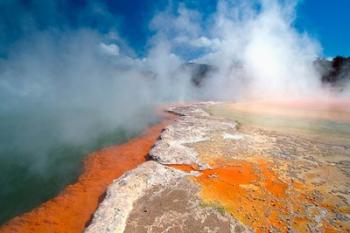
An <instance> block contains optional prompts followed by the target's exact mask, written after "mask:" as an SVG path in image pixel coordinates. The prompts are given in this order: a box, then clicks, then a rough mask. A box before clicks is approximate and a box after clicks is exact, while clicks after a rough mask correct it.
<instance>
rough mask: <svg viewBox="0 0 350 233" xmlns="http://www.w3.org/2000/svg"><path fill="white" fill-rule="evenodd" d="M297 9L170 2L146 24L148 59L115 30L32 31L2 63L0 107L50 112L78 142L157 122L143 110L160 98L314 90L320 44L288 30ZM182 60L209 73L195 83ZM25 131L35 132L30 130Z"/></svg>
mask: <svg viewBox="0 0 350 233" xmlns="http://www.w3.org/2000/svg"><path fill="white" fill-rule="evenodd" d="M295 7H296V1H282V2H281V1H277V0H261V1H219V3H218V6H217V9H216V11H215V12H214V13H212V14H211V15H209V16H208V15H203V14H201V12H198V11H195V10H192V9H187V8H186V6H185V5H183V4H180V6H179V7H178V9H177V10H176V11H175V12H173V10H172V9H173V7H172V6H171V5H170V6H169V7H168V8H167V10H165V11H164V12H160V13H158V14H156V15H155V16H154V18H153V20H152V21H151V23H150V30H152V31H153V32H154V36H153V37H152V38H150V39H149V41H148V47H149V49H148V51H147V53H146V56H144V57H136V56H135V55H134V54H135V53H134V52H133V51H132V49H131V48H130V47H128V46H127V42H125V41H124V40H122V39H121V38H120V36H118V35H119V34H118V32H117V31H115V30H114V29H113V28H111V30H110V32H109V33H107V34H101V33H98V32H96V31H93V30H87V29H79V30H74V31H72V30H62V29H60V30H58V29H51V30H46V31H39V30H37V31H35V32H33V33H32V34H33V36H31V37H26V38H24V39H22V40H20V41H18V42H17V43H16V44H14V45H13V46H12V48H11V50H10V53H9V55H8V57H7V58H6V59H3V60H1V61H0V98H1V106H0V111H1V113H2V114H5V115H6V114H7V113H9V112H11V111H17V112H20V113H22V114H24V113H25V112H26V111H29V110H30V111H37V112H41V111H46V112H47V111H48V112H50V113H52V114H54V115H55V116H56V118H55V119H56V120H55V122H54V123H53V124H57V125H58V128H59V131H58V133H57V135H56V137H57V140H58V141H62V142H77V143H82V142H84V141H86V139H87V138H90V137H91V135H94V134H98V133H100V132H103V131H105V130H107V129H110V128H115V127H126V128H127V129H139V128H142V127H144V126H145V125H146V124H147V123H149V122H150V121H152V120H153V118H150V116H149V115H147V114H146V116H144V115H143V114H144V113H145V112H147V111H146V109H149V108H151V107H154V106H157V105H159V104H161V103H165V102H176V101H189V100H203V99H204V100H239V99H243V98H296V97H298V98H300V97H310V96H317V95H320V94H321V93H322V92H323V90H322V89H321V84H320V78H319V76H318V74H317V72H316V71H315V70H314V67H313V64H312V63H313V61H314V60H315V59H316V58H317V57H318V56H319V55H320V46H319V44H318V43H317V41H315V40H313V39H312V38H310V37H309V36H308V35H307V34H306V33H300V32H298V31H297V30H296V29H295V28H294V26H293V22H294V19H295V14H296V12H295ZM99 9H100V8H99ZM103 9H104V8H101V9H100V11H101V10H103ZM100 11H99V16H100V15H103V14H102V13H101V12H100ZM95 13H96V12H95ZM186 62H197V63H205V64H208V65H211V66H212V67H215V72H213V74H212V75H210V76H209V77H208V78H207V79H205V80H203V85H201V86H200V87H197V86H195V85H194V84H193V82H192V81H191V73H190V72H189V71H188V69H183V65H184V64H185V63H186ZM76 112H78V113H77V114H75V113H76ZM73 113H74V114H73ZM73 116H74V117H73ZM28 117H31V116H30V115H28ZM29 128H30V127H29ZM24 134H25V135H27V137H25V140H30V139H32V138H33V135H32V131H31V130H28V132H25V133H24ZM41 136H42V135H41ZM34 137H35V135H34ZM57 140H56V142H57ZM14 143H15V142H14ZM14 146H18V147H20V146H23V144H20V142H18V144H15V145H14ZM48 147H49V146H48ZM31 149H33V150H34V149H35V150H36V149H37V147H34V148H30V150H31ZM43 153H45V151H44V152H43Z"/></svg>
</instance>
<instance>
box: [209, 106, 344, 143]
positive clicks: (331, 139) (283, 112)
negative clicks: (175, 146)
mask: <svg viewBox="0 0 350 233" xmlns="http://www.w3.org/2000/svg"><path fill="white" fill-rule="evenodd" d="M209 111H210V112H211V113H213V114H215V115H218V116H222V117H225V118H230V119H233V120H236V121H238V122H239V124H241V126H242V127H245V126H253V127H258V128H263V129H267V130H273V131H279V132H283V133H287V134H288V133H291V134H297V135H300V136H304V137H307V138H311V139H313V140H318V141H322V142H325V143H336V144H345V145H350V105H349V106H348V105H347V104H340V105H339V104H337V105H336V106H334V104H333V105H330V104H329V103H327V104H323V103H318V104H317V105H315V104H310V103H309V104H302V103H298V104H295V103H294V104H290V103H286V104H283V103H282V104H281V103H278V105H277V104H274V103H265V102H251V103H250V102H246V103H232V104H223V105H215V106H213V107H212V108H211V109H210V110H209Z"/></svg>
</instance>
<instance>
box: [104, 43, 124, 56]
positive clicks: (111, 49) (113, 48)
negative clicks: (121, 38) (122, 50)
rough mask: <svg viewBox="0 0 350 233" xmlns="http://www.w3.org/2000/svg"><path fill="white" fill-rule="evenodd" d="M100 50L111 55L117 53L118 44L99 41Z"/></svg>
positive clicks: (116, 54)
mask: <svg viewBox="0 0 350 233" xmlns="http://www.w3.org/2000/svg"><path fill="white" fill-rule="evenodd" d="M100 48H101V50H102V51H103V52H104V53H106V54H108V55H111V56H118V55H119V46H118V45H116V44H105V43H103V42H101V43H100Z"/></svg>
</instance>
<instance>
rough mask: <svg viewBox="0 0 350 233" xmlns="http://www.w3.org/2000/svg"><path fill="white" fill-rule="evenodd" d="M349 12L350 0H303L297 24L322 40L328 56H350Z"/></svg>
mask: <svg viewBox="0 0 350 233" xmlns="http://www.w3.org/2000/svg"><path fill="white" fill-rule="evenodd" d="M349 12H350V1H349V0H333V1H325V0H303V2H301V3H300V4H299V7H298V11H297V13H298V15H297V21H296V25H297V27H298V28H299V29H300V30H305V31H307V32H308V33H310V34H311V35H312V36H313V37H314V38H316V39H318V40H319V41H320V42H321V44H322V46H323V49H324V54H325V55H326V56H335V55H344V56H350V13H349Z"/></svg>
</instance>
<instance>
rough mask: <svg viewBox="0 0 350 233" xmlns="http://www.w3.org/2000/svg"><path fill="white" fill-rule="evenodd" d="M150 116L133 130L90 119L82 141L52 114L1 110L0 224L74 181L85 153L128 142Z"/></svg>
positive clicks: (77, 129) (78, 127)
mask: <svg viewBox="0 0 350 233" xmlns="http://www.w3.org/2000/svg"><path fill="white" fill-rule="evenodd" d="M148 112H152V110H149V111H148ZM61 115H62V114H61ZM150 115H152V114H149V115H147V113H145V115H144V116H145V118H147V119H152V120H148V121H144V123H141V124H140V125H139V126H138V127H134V128H133V129H129V128H127V127H122V126H121V127H120V126H119V127H118V126H115V127H112V128H110V129H104V128H102V127H101V126H100V125H99V122H96V121H94V119H93V120H92V121H91V122H92V123H93V124H95V125H93V124H92V123H91V122H88V126H87V127H85V126H84V129H89V132H88V133H87V132H85V133H87V134H89V136H88V137H87V136H84V140H78V139H79V136H73V137H72V141H71V142H70V140H71V139H69V138H68V139H63V136H62V134H61V132H62V127H63V126H62V125H60V124H58V123H57V122H62V120H61V119H58V118H57V116H55V114H52V113H49V112H41V113H38V112H36V113H33V112H32V111H29V112H28V111H27V112H25V113H22V112H21V113H12V114H10V115H9V114H2V115H1V114H0V187H1V188H0V210H1V211H0V225H2V224H4V223H5V222H7V221H8V220H9V219H11V218H13V217H15V216H17V215H20V214H22V213H24V212H27V211H30V210H32V209H33V208H35V207H38V206H39V205H40V204H41V203H43V202H45V201H47V200H49V199H51V198H53V197H55V196H56V195H57V194H58V193H59V192H60V191H62V190H63V188H64V187H66V186H67V185H69V184H71V183H74V182H75V181H76V180H77V178H78V176H79V175H80V174H81V172H82V167H83V166H82V164H83V163H82V160H84V158H85V157H86V156H87V155H88V154H89V153H91V152H93V151H96V150H98V149H101V148H104V147H106V146H108V145H112V144H120V143H123V142H126V141H127V140H128V139H130V138H131V137H133V136H134V135H136V134H137V133H139V132H140V131H142V128H144V127H146V126H147V125H148V123H149V122H152V121H155V120H156V117H155V116H154V115H152V117H150ZM74 117H81V119H82V120H83V119H86V118H87V119H91V114H90V116H86V117H84V114H80V113H78V114H75V115H74ZM139 117H142V114H141V115H140V116H139ZM72 121H73V122H74V120H72ZM65 123H67V122H66V121H65ZM81 128H82V127H81V125H76V124H75V125H72V126H71V130H72V132H73V133H74V134H76V135H79V134H81V132H80V131H81ZM101 128H102V129H101ZM74 134H73V135H74ZM65 136H67V135H66V134H65Z"/></svg>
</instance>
